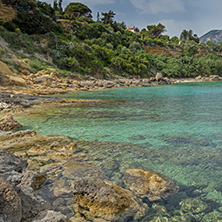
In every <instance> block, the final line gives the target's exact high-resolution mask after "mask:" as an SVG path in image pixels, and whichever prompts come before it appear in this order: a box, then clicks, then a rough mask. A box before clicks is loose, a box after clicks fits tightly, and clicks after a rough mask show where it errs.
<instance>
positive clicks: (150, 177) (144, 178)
mask: <svg viewBox="0 0 222 222" xmlns="http://www.w3.org/2000/svg"><path fill="white" fill-rule="evenodd" d="M124 182H125V184H126V186H127V187H128V188H129V189H130V190H131V191H133V192H134V193H135V194H136V195H138V196H141V197H148V199H149V200H150V201H154V200H159V199H161V198H166V197H168V196H170V195H173V194H175V193H176V192H178V185H177V184H176V183H175V182H174V181H172V180H170V179H169V178H167V177H165V176H162V175H159V174H157V173H155V172H152V171H150V170H143V169H129V170H127V171H126V172H125V176H124Z"/></svg>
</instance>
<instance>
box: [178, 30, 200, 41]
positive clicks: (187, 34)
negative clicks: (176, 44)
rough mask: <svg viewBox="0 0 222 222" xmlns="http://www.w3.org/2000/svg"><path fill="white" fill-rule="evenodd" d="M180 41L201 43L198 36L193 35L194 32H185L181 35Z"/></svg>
mask: <svg viewBox="0 0 222 222" xmlns="http://www.w3.org/2000/svg"><path fill="white" fill-rule="evenodd" d="M180 40H185V41H186V42H189V41H192V40H193V41H195V42H196V43H199V41H200V39H199V38H198V36H197V34H193V31H192V30H189V31H187V30H185V29H184V30H183V31H182V33H181V34H180Z"/></svg>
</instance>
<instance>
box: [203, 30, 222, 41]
mask: <svg viewBox="0 0 222 222" xmlns="http://www.w3.org/2000/svg"><path fill="white" fill-rule="evenodd" d="M200 41H201V42H205V43H207V41H212V42H214V44H220V43H221V42H222V30H211V31H209V32H208V33H206V34H204V35H203V36H201V37H200Z"/></svg>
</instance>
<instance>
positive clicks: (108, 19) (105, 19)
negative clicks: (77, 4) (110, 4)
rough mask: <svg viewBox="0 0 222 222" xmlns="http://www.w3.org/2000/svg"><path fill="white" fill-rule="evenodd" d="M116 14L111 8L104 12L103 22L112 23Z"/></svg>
mask: <svg viewBox="0 0 222 222" xmlns="http://www.w3.org/2000/svg"><path fill="white" fill-rule="evenodd" d="M115 15H116V14H115V13H114V12H113V11H112V10H109V12H102V16H103V17H102V18H101V20H102V21H103V23H105V24H112V23H113V18H114V16H115Z"/></svg>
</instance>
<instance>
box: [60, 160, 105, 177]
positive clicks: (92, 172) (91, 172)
mask: <svg viewBox="0 0 222 222" xmlns="http://www.w3.org/2000/svg"><path fill="white" fill-rule="evenodd" d="M63 169H64V171H63V172H62V174H63V176H65V177H68V178H71V179H79V178H92V177H93V178H100V179H105V178H106V176H105V173H104V171H103V170H102V169H101V168H99V167H96V166H94V165H91V164H88V163H81V162H77V161H70V162H69V163H67V164H65V165H64V166H63Z"/></svg>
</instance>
